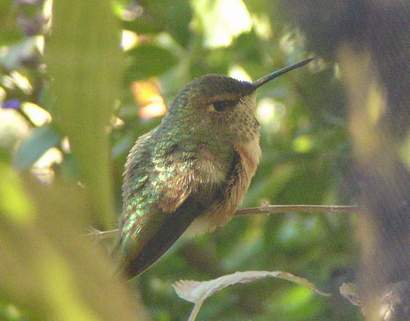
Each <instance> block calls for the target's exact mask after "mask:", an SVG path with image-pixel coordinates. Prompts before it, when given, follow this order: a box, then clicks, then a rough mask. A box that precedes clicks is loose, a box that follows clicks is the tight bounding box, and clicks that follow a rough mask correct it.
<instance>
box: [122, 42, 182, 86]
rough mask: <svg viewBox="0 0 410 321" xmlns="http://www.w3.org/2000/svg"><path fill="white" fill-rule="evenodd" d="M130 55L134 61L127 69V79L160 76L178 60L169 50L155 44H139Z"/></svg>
mask: <svg viewBox="0 0 410 321" xmlns="http://www.w3.org/2000/svg"><path fill="white" fill-rule="evenodd" d="M130 55H131V57H132V59H133V62H132V64H131V66H130V68H129V69H128V71H127V75H126V80H127V81H131V80H137V79H145V78H148V77H153V76H158V75H160V74H162V73H164V72H165V71H167V70H168V69H170V68H171V67H172V66H174V65H175V64H176V62H177V59H176V57H175V56H174V55H173V54H172V53H171V52H170V51H169V50H167V49H164V48H161V47H158V46H155V45H141V46H138V47H137V48H135V49H133V50H131V51H130Z"/></svg>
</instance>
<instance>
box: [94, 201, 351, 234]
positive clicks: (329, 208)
mask: <svg viewBox="0 0 410 321" xmlns="http://www.w3.org/2000/svg"><path fill="white" fill-rule="evenodd" d="M358 210H359V207H358V206H356V205H302V204H301V205H266V206H261V207H249V208H240V209H239V210H237V211H236V213H235V216H237V217H240V216H248V215H256V214H268V215H270V214H279V213H288V212H299V213H354V212H357V211H358ZM117 232H118V229H113V230H107V231H100V230H97V229H95V228H91V229H90V232H88V233H87V234H86V236H89V237H94V238H96V239H98V240H104V239H110V238H113V237H115V235H116V234H117Z"/></svg>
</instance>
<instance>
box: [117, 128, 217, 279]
mask: <svg viewBox="0 0 410 321" xmlns="http://www.w3.org/2000/svg"><path fill="white" fill-rule="evenodd" d="M151 135H152V134H148V135H145V136H143V137H141V138H140V140H139V141H138V142H137V143H136V145H135V146H134V148H133V149H132V150H131V152H130V155H129V158H128V161H127V164H126V171H125V173H124V189H123V193H124V195H123V196H124V208H123V215H122V220H121V223H120V229H121V237H120V244H119V247H120V249H121V252H122V257H123V260H122V263H121V265H122V269H124V270H125V273H126V274H127V275H128V276H130V277H132V276H135V275H137V274H139V273H141V272H143V271H144V270H145V269H146V268H148V267H149V266H150V265H151V264H152V263H154V262H155V261H156V260H157V259H158V258H159V257H160V256H161V255H162V254H164V253H165V251H166V250H168V248H169V247H170V246H171V245H172V244H173V243H174V242H175V241H176V240H177V239H178V238H179V237H180V236H181V234H182V233H183V232H184V231H185V230H186V228H187V227H188V226H189V225H190V223H191V222H192V221H193V220H194V219H195V217H196V216H198V215H200V214H201V213H203V212H204V211H206V210H207V208H208V207H209V206H210V204H206V202H203V200H202V199H200V198H198V197H196V196H195V194H198V193H196V192H197V191H198V190H199V189H202V188H204V189H206V188H205V186H201V184H202V185H204V184H206V183H204V182H203V181H202V180H200V179H197V173H196V169H197V166H196V159H195V157H194V156H193V155H192V153H188V152H185V151H184V150H183V149H182V148H180V147H179V146H165V147H161V146H154V145H153V144H152V143H151V139H150V137H151ZM157 145H158V144H157ZM154 148H156V150H154ZM161 149H162V150H161ZM202 194H203V193H202Z"/></svg>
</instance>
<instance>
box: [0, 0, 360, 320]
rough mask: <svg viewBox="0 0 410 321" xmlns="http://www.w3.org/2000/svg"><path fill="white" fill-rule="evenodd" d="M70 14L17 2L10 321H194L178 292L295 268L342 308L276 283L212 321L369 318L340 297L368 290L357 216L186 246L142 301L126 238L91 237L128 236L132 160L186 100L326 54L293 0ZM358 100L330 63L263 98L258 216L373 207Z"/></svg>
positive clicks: (1, 248)
mask: <svg viewBox="0 0 410 321" xmlns="http://www.w3.org/2000/svg"><path fill="white" fill-rule="evenodd" d="M58 2H59V4H58V5H57V4H54V5H55V6H56V8H55V11H54V14H52V5H53V4H52V1H51V0H2V1H1V3H0V30H1V31H0V106H1V108H0V177H1V178H0V213H4V214H5V215H2V214H1V215H0V226H1V227H0V260H1V262H0V265H1V266H0V320H1V321H12V320H13V321H17V320H21V321H22V320H54V319H58V320H63V319H67V320H68V319H70V320H114V318H112V316H117V319H118V320H129V316H130V315H132V312H135V315H137V316H138V317H139V318H140V319H141V320H143V319H144V320H145V319H146V320H156V321H168V320H184V319H186V318H187V316H188V314H189V311H190V309H191V304H189V303H186V302H184V301H182V300H180V299H178V298H177V297H176V295H175V293H174V291H173V289H172V287H171V284H172V283H173V282H175V281H176V280H179V279H195V280H206V279H210V278H215V277H218V276H220V275H223V274H226V273H231V272H234V271H245V270H283V271H288V272H291V273H294V274H297V275H299V276H302V277H306V278H307V279H309V280H310V281H312V282H313V283H315V284H316V286H318V287H319V288H321V289H323V290H325V291H327V292H330V293H333V294H334V295H333V296H332V297H331V298H327V297H320V296H318V295H316V294H315V293H313V292H312V291H310V290H308V289H305V288H303V287H300V286H296V285H293V284H289V283H286V282H285V281H278V280H267V281H259V282H256V283H253V284H248V285H241V286H237V287H235V288H230V289H227V290H224V291H223V292H221V293H219V294H217V295H216V296H214V297H212V298H211V299H209V301H207V303H206V304H205V305H204V307H203V308H202V310H201V314H200V319H201V320H247V319H252V320H260V321H262V320H266V321H267V320H288V321H297V320H335V321H336V320H358V319H359V312H358V310H357V309H356V308H355V307H353V306H351V305H350V304H349V303H348V302H347V301H345V300H344V299H342V298H341V297H339V296H338V294H337V292H338V286H339V285H340V284H341V283H342V282H344V281H346V280H351V279H352V278H353V277H354V275H353V272H352V271H353V270H354V268H355V266H356V263H355V262H356V245H355V241H354V237H355V235H354V231H353V228H352V222H353V221H354V219H355V216H354V215H352V214H323V213H322V214H301V213H284V214H276V215H272V216H266V215H259V216H254V217H249V218H237V219H234V220H233V221H232V222H231V223H229V224H228V225H226V226H225V227H224V228H221V229H218V230H217V231H216V232H214V233H212V234H209V235H203V236H200V237H197V238H195V239H182V240H181V241H179V242H178V243H177V244H176V246H174V247H173V248H172V249H171V250H170V251H169V253H168V254H167V255H166V256H165V257H163V258H162V259H161V260H160V262H159V263H157V264H156V265H155V266H154V267H153V268H152V269H150V270H149V271H147V272H146V273H145V274H143V275H142V276H141V277H140V278H138V279H137V280H134V281H132V282H131V290H127V289H126V288H125V287H124V286H123V285H121V284H119V283H115V284H108V285H104V289H106V290H104V291H103V290H102V288H101V287H100V286H99V285H101V283H102V282H105V280H106V279H108V278H109V276H110V273H109V272H110V271H111V270H112V267H111V266H112V264H111V263H110V259H109V257H107V255H106V254H107V253H108V251H109V248H110V242H112V240H110V239H108V240H104V241H103V242H101V241H100V242H99V241H95V240H94V239H92V238H88V237H86V236H84V235H85V234H86V233H87V227H89V226H94V227H96V228H99V229H102V230H105V229H110V228H115V226H116V219H117V217H118V215H119V213H120V210H121V181H122V176H121V175H122V171H123V166H124V162H125V158H126V156H127V153H128V151H129V149H130V148H131V146H132V144H133V142H134V141H135V140H136V139H137V137H138V136H140V135H141V134H143V133H145V132H146V131H148V130H150V129H151V128H153V127H155V126H156V125H157V124H158V123H159V122H160V119H161V117H162V116H163V115H164V114H165V113H166V111H167V106H169V104H170V103H171V101H172V99H173V97H175V95H176V94H177V92H178V90H179V89H181V88H182V87H183V86H184V85H185V84H186V83H187V82H189V81H190V80H191V79H193V78H194V77H197V76H200V75H203V74H206V73H219V74H224V75H229V76H232V77H235V78H239V79H245V80H250V79H256V78H258V77H260V76H262V75H264V74H266V73H269V72H271V71H272V70H274V69H278V68H280V67H283V66H285V65H287V64H290V63H294V62H297V61H298V60H301V59H304V58H307V57H310V56H312V55H314V54H315V53H314V52H310V51H308V50H307V49H306V46H305V37H304V34H303V31H302V30H299V29H298V28H297V27H296V26H294V25H292V24H290V23H289V21H290V20H289V19H288V17H287V15H286V11H285V10H284V9H283V8H282V7H281V6H280V5H279V1H271V0H195V1H194V0H192V1H185V0H158V1H151V0H150V1H148V0H141V1H131V0H115V1H111V2H106V3H104V4H102V2H101V1H95V0H94V1H73V0H72V1H58ZM73 66H74V67H73ZM341 87H342V86H341V82H340V70H339V67H338V65H335V64H334V63H331V62H328V61H326V60H325V59H321V58H320V57H319V59H318V60H316V61H315V62H314V63H312V64H310V65H309V66H307V67H306V68H303V69H299V70H298V71H295V72H292V73H289V74H287V75H286V76H284V77H282V78H280V79H277V80H275V82H272V83H271V84H269V85H267V86H264V87H263V88H262V89H261V90H260V91H259V92H258V106H257V118H258V120H259V122H260V123H261V126H262V129H261V130H262V138H261V146H262V150H263V158H262V162H261V165H260V167H259V169H258V171H257V174H256V176H255V178H254V180H253V182H252V185H251V188H250V190H249V192H248V194H247V195H246V199H245V201H244V202H243V207H251V206H260V205H263V204H354V203H355V202H356V200H355V199H354V198H353V195H354V194H355V193H354V191H353V190H352V189H353V187H352V186H351V184H348V183H347V182H346V179H345V177H348V176H349V172H350V168H349V162H350V159H349V155H350V148H351V144H350V141H349V135H348V134H347V129H346V126H347V125H346V110H345V107H344V105H345V97H344V94H343V91H342V88H341ZM324 88H326V90H324ZM107 289H109V290H107ZM113 289H115V291H114V290H113ZM101 292H104V293H103V294H102V293H101ZM34 298H35V299H34ZM123 298H127V300H129V301H137V302H138V304H137V305H138V307H135V306H134V305H135V302H130V303H129V304H128V303H124V300H125V299H124V300H123ZM111 305H112V307H111ZM122 305H126V306H127V307H126V308H124V307H123V306H122ZM142 310H144V311H145V312H144V313H143V312H142ZM118 311H122V313H123V314H122V317H120V316H119V315H118V314H117V313H118ZM124 311H127V312H124ZM128 312H129V314H127V313H128ZM74 316H75V317H74ZM137 319H138V318H137Z"/></svg>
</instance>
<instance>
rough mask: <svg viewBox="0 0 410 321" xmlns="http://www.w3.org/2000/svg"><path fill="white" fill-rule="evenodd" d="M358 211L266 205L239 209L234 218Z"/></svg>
mask: <svg viewBox="0 0 410 321" xmlns="http://www.w3.org/2000/svg"><path fill="white" fill-rule="evenodd" d="M358 209H359V207H358V206H355V205H266V206H261V207H251V208H241V209H239V210H237V211H236V213H235V216H243V215H254V214H277V213H286V212H301V213H352V212H356V211H357V210H358Z"/></svg>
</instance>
